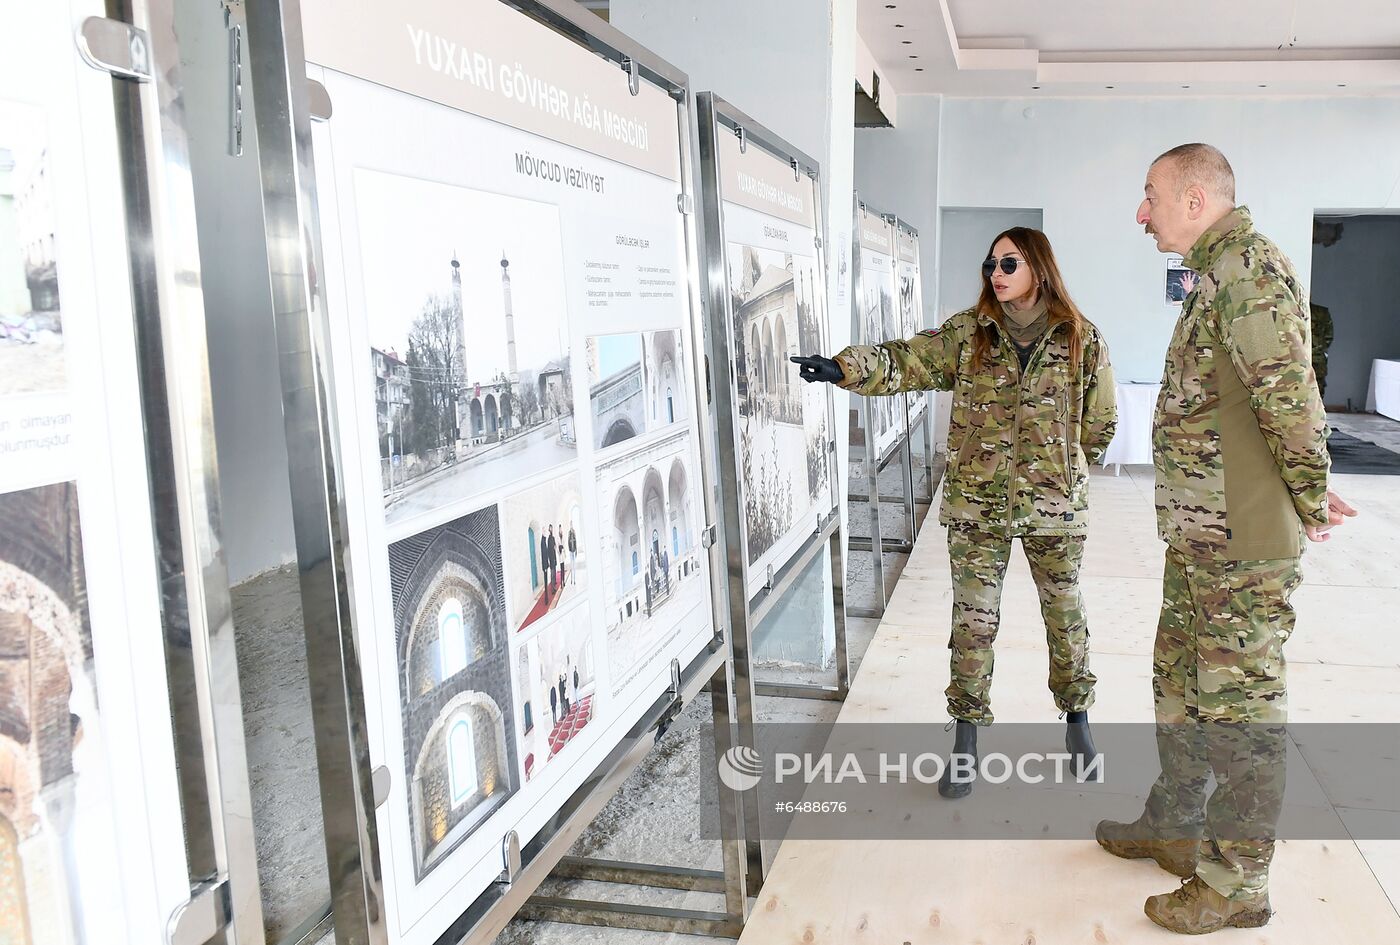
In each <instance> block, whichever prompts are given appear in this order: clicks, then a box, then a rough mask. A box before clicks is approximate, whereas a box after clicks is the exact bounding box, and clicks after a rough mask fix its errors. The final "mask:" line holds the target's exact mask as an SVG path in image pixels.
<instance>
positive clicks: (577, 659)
mask: <svg viewBox="0 0 1400 945" xmlns="http://www.w3.org/2000/svg"><path fill="white" fill-rule="evenodd" d="M596 676H597V670H596V668H595V664H594V662H593V626H592V620H591V619H590V616H589V612H588V609H587V608H586V607H580V608H578V609H576V610H574V611H572V612H571V613H570V614H569V615H568V616H566V617H564V618H563V619H562V620H559V621H557V622H555V623H554V624H551V625H550V626H548V627H545V628H544V629H542V630H541V631H540V632H539V633H536V634H535V635H534V636H532V637H530V639H528V640H526V641H525V643H524V644H523V645H522V646H521V647H520V652H519V653H518V654H517V656H516V677H515V692H516V698H517V699H519V700H520V755H521V758H520V763H521V765H522V766H523V767H524V770H525V780H526V781H530V780H532V779H533V778H534V777H535V776H536V775H537V774H539V773H540V771H541V770H542V769H543V768H544V766H545V765H546V764H548V763H549V760H550V759H551V758H553V757H554V756H555V755H557V754H559V752H560V751H561V750H562V749H563V747H564V746H565V745H567V744H568V743H569V740H570V739H572V738H573V737H574V736H575V735H577V734H578V733H579V732H581V731H583V728H584V726H585V725H587V724H588V723H589V721H590V720H591V719H592V718H593V703H594V696H595V693H594V689H595V680H596ZM546 705H547V706H549V715H548V716H546V715H545V706H546ZM546 718H547V719H548V721H546Z"/></svg>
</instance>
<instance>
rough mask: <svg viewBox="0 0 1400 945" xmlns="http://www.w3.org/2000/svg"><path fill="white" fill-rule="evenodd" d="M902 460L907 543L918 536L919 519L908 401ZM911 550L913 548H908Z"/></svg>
mask: <svg viewBox="0 0 1400 945" xmlns="http://www.w3.org/2000/svg"><path fill="white" fill-rule="evenodd" d="M900 453H901V455H902V459H903V462H902V463H901V467H902V468H901V470H900V475H901V477H902V478H903V480H904V495H903V496H902V497H901V501H902V503H903V506H904V527H905V529H906V530H907V531H908V532H909V543H910V545H912V544H913V543H914V540H915V539H916V538H918V537H919V519H918V516H917V515H915V514H914V438H913V435H912V432H911V431H910V429H909V402H908V401H907V400H906V401H905V402H904V445H903V446H902V447H900ZM910 551H913V548H912V547H911V548H910Z"/></svg>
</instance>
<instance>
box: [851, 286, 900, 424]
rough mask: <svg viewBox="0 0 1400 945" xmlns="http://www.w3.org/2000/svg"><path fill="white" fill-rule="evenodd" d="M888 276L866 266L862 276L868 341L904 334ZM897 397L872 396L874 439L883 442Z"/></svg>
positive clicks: (871, 342) (863, 325)
mask: <svg viewBox="0 0 1400 945" xmlns="http://www.w3.org/2000/svg"><path fill="white" fill-rule="evenodd" d="M889 281H890V280H889V277H888V276H887V275H885V274H883V273H876V272H873V271H871V270H866V271H865V272H864V274H863V276H862V279H861V286H862V290H863V291H862V295H863V296H864V298H863V303H864V304H863V311H864V317H863V319H862V327H863V329H864V331H865V341H864V343H865V344H879V343H880V342H882V341H892V340H894V339H896V338H901V337H903V336H902V335H901V334H900V333H899V321H898V314H897V313H896V311H895V301H894V298H893V297H892V296H891V295H890V286H889ZM899 399H900V398H898V397H872V398H870V413H871V415H872V417H873V418H874V424H875V436H874V442H875V443H882V442H884V440H885V438H886V437H887V436H888V435H889V434H890V428H891V427H892V426H894V421H895V402H896V401H898V400H899Z"/></svg>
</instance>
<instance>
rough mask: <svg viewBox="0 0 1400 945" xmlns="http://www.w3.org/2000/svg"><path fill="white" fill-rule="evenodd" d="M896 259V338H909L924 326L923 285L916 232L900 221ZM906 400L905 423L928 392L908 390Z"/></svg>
mask: <svg viewBox="0 0 1400 945" xmlns="http://www.w3.org/2000/svg"><path fill="white" fill-rule="evenodd" d="M896 243H897V249H898V261H897V263H896V265H895V272H896V275H897V276H898V279H899V324H900V337H901V338H912V337H913V336H914V335H916V334H918V332H919V331H921V330H922V329H923V327H924V324H923V321H924V295H923V284H922V280H921V279H920V277H919V234H918V233H915V232H914V231H913V230H912V229H910V228H909V227H907V226H905V225H904V224H903V223H900V224H899V225H898V226H897V227H896ZM908 400H909V425H910V427H911V428H912V427H913V425H914V423H915V422H916V421H917V420H919V418H921V417H922V416H923V414H924V410H925V409H926V408H927V407H928V394H925V393H911V394H909V395H908Z"/></svg>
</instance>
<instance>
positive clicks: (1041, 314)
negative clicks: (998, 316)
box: [1001, 292, 1050, 347]
mask: <svg viewBox="0 0 1400 945" xmlns="http://www.w3.org/2000/svg"><path fill="white" fill-rule="evenodd" d="M1001 311H1002V314H1003V315H1004V316H1006V320H1005V325H1006V332H1007V334H1009V335H1010V336H1011V337H1012V339H1013V340H1014V341H1015V342H1016V343H1017V344H1019V345H1021V346H1023V347H1024V346H1025V345H1028V344H1030V343H1031V342H1033V341H1035V340H1036V339H1037V338H1039V337H1040V336H1041V335H1043V334H1044V333H1045V327H1046V325H1048V324H1049V322H1050V319H1049V316H1047V315H1046V309H1045V294H1044V293H1043V292H1042V293H1041V295H1040V298H1038V299H1036V300H1035V304H1034V305H1032V306H1031V307H1030V308H1028V309H1024V310H1020V311H1018V310H1017V309H1016V308H1015V307H1014V306H1012V304H1011V303H1010V302H1002V303H1001Z"/></svg>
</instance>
